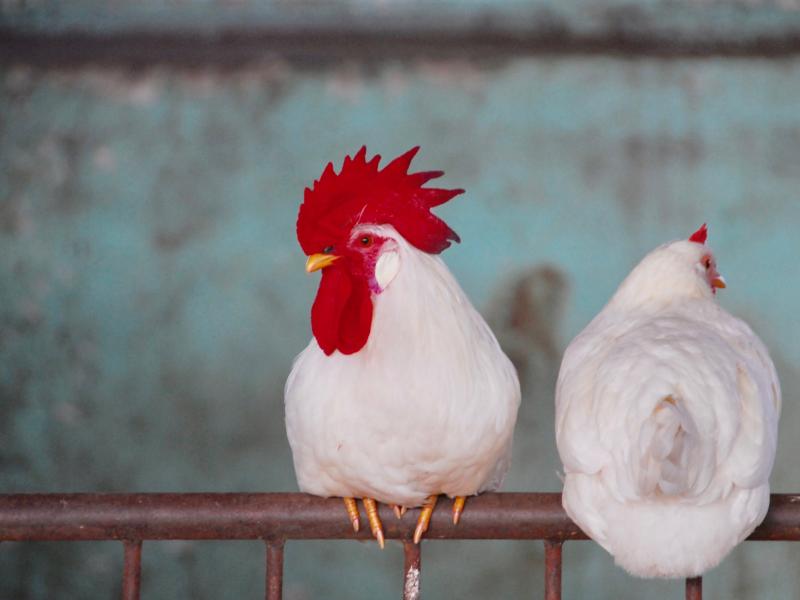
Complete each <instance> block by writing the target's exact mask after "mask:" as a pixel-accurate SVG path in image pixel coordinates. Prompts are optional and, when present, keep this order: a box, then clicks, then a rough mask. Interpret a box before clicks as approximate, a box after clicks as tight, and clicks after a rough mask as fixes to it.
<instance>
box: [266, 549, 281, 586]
mask: <svg viewBox="0 0 800 600" xmlns="http://www.w3.org/2000/svg"><path fill="white" fill-rule="evenodd" d="M265 597H266V599H267V600H281V598H283V540H269V541H268V542H267V581H266V593H265Z"/></svg>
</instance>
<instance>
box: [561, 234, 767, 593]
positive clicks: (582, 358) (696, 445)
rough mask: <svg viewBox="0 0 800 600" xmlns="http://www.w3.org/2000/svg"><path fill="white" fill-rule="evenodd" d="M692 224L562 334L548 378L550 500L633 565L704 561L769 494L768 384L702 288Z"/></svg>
mask: <svg viewBox="0 0 800 600" xmlns="http://www.w3.org/2000/svg"><path fill="white" fill-rule="evenodd" d="M706 235H707V229H706V226H705V225H703V226H702V227H701V228H700V229H699V230H698V231H697V232H695V233H694V234H692V236H691V237H690V238H689V240H682V241H676V242H672V243H669V244H665V245H663V246H660V247H659V248H656V249H655V250H654V251H652V252H651V253H650V254H648V255H647V256H646V257H645V258H644V259H643V260H642V261H641V262H640V263H639V264H638V265H637V266H636V268H635V269H634V270H633V271H632V272H631V273H630V274H629V275H628V277H627V278H626V279H625V281H623V282H622V285H620V287H619V289H618V290H617V292H616V293H615V294H614V296H613V298H611V301H610V302H609V303H608V304H607V305H606V307H605V308H604V309H603V310H602V311H601V312H600V314H598V315H597V316H596V317H595V318H594V320H592V322H591V323H590V324H589V325H588V326H587V327H586V329H584V330H583V331H582V332H581V333H580V334H579V335H578V336H577V337H576V338H575V339H574V340H573V341H572V343H571V344H570V346H569V348H567V351H566V353H565V354H564V358H563V361H562V364H561V371H560V373H559V378H558V386H557V390H556V440H557V444H558V451H559V454H560V455H561V460H562V462H563V463H564V472H565V477H564V493H563V504H564V508H565V510H566V511H567V513H568V514H569V516H570V517H572V519H573V520H574V521H575V522H576V523H577V524H578V525H579V526H580V527H581V528H582V529H583V530H584V531H585V532H586V533H587V534H588V535H589V537H591V538H592V539H594V540H595V541H596V542H598V543H599V544H600V545H601V546H603V547H604V548H605V549H606V550H608V552H610V553H611V554H612V555H613V556H614V559H615V561H616V562H617V564H618V565H620V566H622V567H623V568H624V569H625V570H627V571H628V572H629V573H631V574H633V575H636V576H639V577H694V576H697V575H699V574H701V573H703V572H704V571H706V570H708V569H710V568H712V567H714V566H716V565H717V564H718V563H719V562H720V561H721V560H722V558H723V557H724V556H725V555H726V554H727V553H728V552H730V550H731V549H732V548H733V547H734V546H736V545H737V544H738V543H739V542H741V541H742V540H743V539H744V538H745V537H747V535H748V534H749V533H750V532H751V531H753V529H754V528H755V527H756V526H757V525H758V524H759V523H760V522H761V521H762V519H763V518H764V515H765V514H766V512H767V507H768V506H769V475H770V471H771V470H772V463H773V460H774V457H775V446H776V442H777V433H778V416H779V413H780V405H781V394H780V384H779V383H778V377H777V374H776V372H775V367H774V366H773V364H772V361H771V360H770V357H769V354H768V353H767V349H766V348H765V347H764V345H763V344H762V343H761V341H760V340H759V339H758V338H757V337H756V335H755V334H754V333H753V332H752V331H751V330H750V328H749V327H748V326H747V324H745V323H744V322H743V321H741V320H739V319H737V318H735V317H733V316H731V315H730V314H729V313H727V312H726V311H725V310H723V309H722V308H721V307H720V306H719V305H718V304H717V302H716V301H715V293H716V291H717V288H723V287H725V282H724V279H723V278H722V277H721V276H720V275H719V273H718V272H717V269H716V263H715V260H714V256H713V255H712V253H711V251H710V250H709V249H708V247H707V246H706V245H705V241H706Z"/></svg>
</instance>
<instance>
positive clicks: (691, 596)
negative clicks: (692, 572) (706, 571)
mask: <svg viewBox="0 0 800 600" xmlns="http://www.w3.org/2000/svg"><path fill="white" fill-rule="evenodd" d="M686 600H703V578H702V577H689V578H688V579H687V580H686Z"/></svg>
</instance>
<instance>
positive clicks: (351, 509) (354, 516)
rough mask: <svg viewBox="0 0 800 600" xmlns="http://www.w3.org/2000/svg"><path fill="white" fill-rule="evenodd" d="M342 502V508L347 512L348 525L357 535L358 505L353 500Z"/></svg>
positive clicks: (346, 499) (348, 499) (345, 499)
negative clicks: (350, 524)
mask: <svg viewBox="0 0 800 600" xmlns="http://www.w3.org/2000/svg"><path fill="white" fill-rule="evenodd" d="M342 500H344V507H345V509H346V510H347V516H348V517H350V523H352V524H353V531H355V532H356V533H358V528H359V521H358V504H356V499H355V498H342Z"/></svg>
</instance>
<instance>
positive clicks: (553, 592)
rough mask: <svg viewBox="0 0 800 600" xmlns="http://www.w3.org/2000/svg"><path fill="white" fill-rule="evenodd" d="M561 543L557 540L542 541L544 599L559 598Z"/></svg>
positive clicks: (557, 599)
mask: <svg viewBox="0 0 800 600" xmlns="http://www.w3.org/2000/svg"><path fill="white" fill-rule="evenodd" d="M561 544H562V542H560V541H558V540H545V541H544V598H545V600H561Z"/></svg>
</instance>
